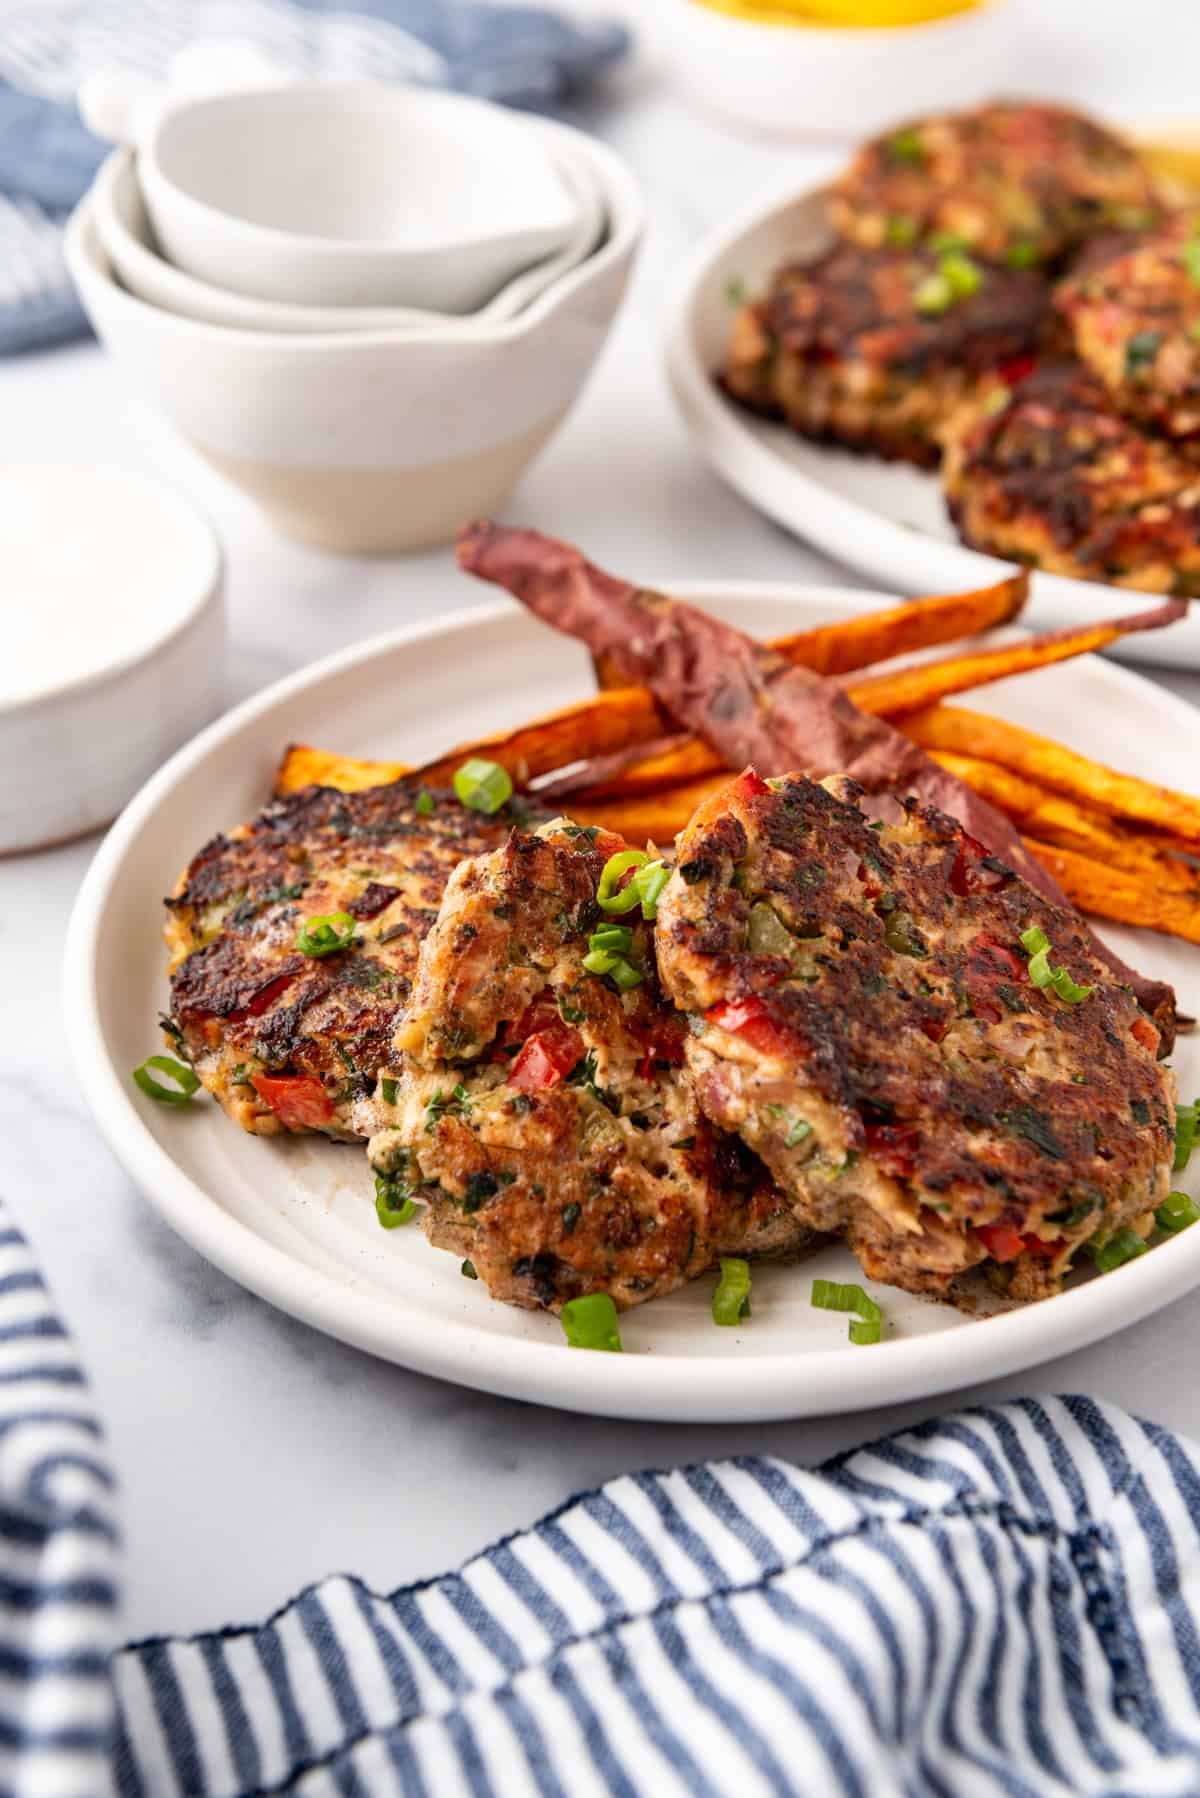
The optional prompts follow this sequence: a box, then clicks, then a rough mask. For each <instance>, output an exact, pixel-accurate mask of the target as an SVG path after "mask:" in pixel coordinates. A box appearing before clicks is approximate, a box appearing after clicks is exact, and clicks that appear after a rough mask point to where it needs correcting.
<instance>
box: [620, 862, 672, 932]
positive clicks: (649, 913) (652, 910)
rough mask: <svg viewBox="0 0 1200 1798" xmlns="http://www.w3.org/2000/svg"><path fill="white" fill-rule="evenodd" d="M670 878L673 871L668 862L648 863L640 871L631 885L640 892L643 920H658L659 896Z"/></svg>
mask: <svg viewBox="0 0 1200 1798" xmlns="http://www.w3.org/2000/svg"><path fill="white" fill-rule="evenodd" d="M670 878H671V870H670V868H668V866H667V864H666V862H661V861H659V862H647V863H646V866H645V867H644V868H639V869H638V871H637V873H636V874H635V875H634V877H633V879H632V880H631V881H630V883H629V884H630V886H635V887H636V888H637V890H638V895H639V897H640V898H641V901H642V916H643V918H647V919H651V918H657V916H658V901H659V896H660V894H661V893H662V890H663V888H664V887H665V886H666V884H667V882H668V880H670Z"/></svg>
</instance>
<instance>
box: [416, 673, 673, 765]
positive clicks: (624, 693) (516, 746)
mask: <svg viewBox="0 0 1200 1798" xmlns="http://www.w3.org/2000/svg"><path fill="white" fill-rule="evenodd" d="M666 728H667V727H666V724H665V721H664V719H663V715H662V713H661V712H660V711H659V709H658V706H657V704H656V703H655V701H654V699H653V698H652V696H651V695H650V694H649V693H648V692H647V691H646V689H645V688H644V687H621V688H619V689H617V690H616V691H614V692H611V693H597V694H595V695H594V696H593V697H592V698H591V699H585V700H581V701H580V702H579V703H578V704H577V705H569V706H564V707H563V709H562V710H561V711H558V712H548V713H547V714H546V716H545V717H544V718H535V719H534V721H533V723H532V724H523V725H521V726H520V728H519V729H517V730H511V731H498V732H497V733H496V734H495V735H493V736H490V737H479V738H477V739H476V740H475V741H474V742H472V743H463V744H461V745H460V746H459V747H458V748H457V749H452V750H451V751H450V753H449V754H448V755H442V756H439V757H438V758H437V760H436V761H433V762H426V763H425V764H424V766H423V767H421V768H417V769H414V771H413V779H414V780H419V781H421V782H423V783H424V785H425V786H428V787H444V786H448V785H449V783H450V781H451V780H452V779H453V778H454V771H455V769H456V768H459V767H461V766H462V764H463V762H465V761H466V760H467V759H468V758H469V757H470V756H473V755H477V756H482V757H484V759H485V760H487V761H489V762H499V763H500V765H501V767H503V768H507V769H508V772H509V774H510V775H511V776H512V778H513V780H514V781H515V782H516V784H517V785H518V786H524V785H525V784H526V782H527V781H530V780H532V779H533V777H534V776H535V775H537V774H548V773H549V772H550V771H551V769H553V768H564V767H566V766H567V765H568V764H569V763H571V762H576V761H579V760H581V759H582V758H583V757H586V756H593V755H605V754H609V753H611V752H612V751H613V750H618V749H624V748H625V747H626V746H627V745H629V744H631V743H644V742H647V741H648V740H650V739H652V738H654V737H661V736H662V734H663V732H664V730H665V729H666Z"/></svg>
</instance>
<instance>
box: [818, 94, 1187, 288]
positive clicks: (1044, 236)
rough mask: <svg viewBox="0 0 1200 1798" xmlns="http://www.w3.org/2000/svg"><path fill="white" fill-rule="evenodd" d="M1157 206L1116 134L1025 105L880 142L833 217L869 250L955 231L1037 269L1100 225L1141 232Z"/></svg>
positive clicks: (979, 112)
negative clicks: (900, 241) (901, 241)
mask: <svg viewBox="0 0 1200 1798" xmlns="http://www.w3.org/2000/svg"><path fill="white" fill-rule="evenodd" d="M1158 205H1159V202H1158V196H1157V194H1156V192H1155V189H1154V184H1153V181H1152V179H1151V176H1150V174H1149V172H1148V171H1147V169H1146V168H1145V166H1144V164H1143V163H1142V162H1141V161H1140V159H1139V157H1138V156H1137V154H1136V152H1135V151H1134V150H1132V149H1130V148H1129V147H1128V145H1126V144H1124V143H1122V142H1121V140H1120V138H1118V137H1116V136H1114V135H1113V133H1112V132H1111V131H1108V130H1106V129H1105V128H1104V126H1102V125H1098V124H1097V123H1095V121H1094V120H1092V119H1088V118H1085V117H1083V116H1082V115H1081V114H1079V113H1076V112H1071V111H1069V110H1067V109H1066V108H1064V107H1060V106H1048V105H1044V104H1036V103H1030V102H1027V101H1020V102H1001V103H997V104H993V105H988V106H981V107H978V108H976V109H975V110H973V111H970V112H963V113H951V114H945V115H940V116H938V117H936V118H927V119H916V120H914V121H913V122H912V123H910V124H907V125H903V126H900V127H899V128H897V129H895V130H892V131H889V132H888V133H887V134H886V135H884V136H882V137H878V138H875V139H873V140H872V141H871V142H870V143H868V144H866V145H864V147H863V148H862V149H861V150H860V151H859V152H858V154H857V155H856V156H855V157H854V159H853V161H852V162H851V164H850V166H849V168H848V169H847V170H846V171H845V173H844V174H843V175H842V176H841V178H840V179H839V180H838V182H837V183H836V184H835V186H834V189H833V192H832V195H831V199H830V207H829V216H830V222H831V224H832V225H833V228H834V230H835V231H837V233H838V234H839V236H842V237H845V238H848V239H850V240H851V241H852V242H854V243H857V244H861V245H862V246H863V247H864V248H867V249H878V248H879V247H881V246H882V245H884V244H888V243H895V242H896V241H898V240H903V241H904V242H907V243H918V242H925V241H930V240H945V239H947V238H949V239H951V240H953V241H954V242H956V243H961V244H962V245H964V246H965V247H966V248H968V249H969V250H971V251H972V252H973V253H974V254H976V255H978V256H980V257H982V258H983V259H984V260H986V261H991V262H995V263H997V264H1007V265H1008V266H1009V267H1014V268H1032V267H1037V266H1040V265H1042V264H1045V263H1051V262H1054V261H1055V260H1056V259H1057V258H1058V257H1060V256H1062V255H1063V254H1065V253H1066V252H1067V251H1069V250H1071V249H1072V248H1074V247H1075V246H1077V245H1078V244H1081V243H1083V242H1085V241H1086V240H1087V239H1088V238H1090V237H1092V236H1094V235H1096V234H1097V233H1099V232H1102V231H1110V230H1114V229H1116V230H1128V229H1141V228H1143V227H1144V226H1146V225H1147V224H1149V223H1150V222H1151V220H1152V219H1153V217H1154V216H1155V213H1156V212H1157V210H1158Z"/></svg>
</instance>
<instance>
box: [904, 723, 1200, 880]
mask: <svg viewBox="0 0 1200 1798" xmlns="http://www.w3.org/2000/svg"><path fill="white" fill-rule="evenodd" d="M904 733H905V735H906V736H910V737H912V739H913V741H914V742H916V743H920V744H921V746H922V747H923V748H925V749H947V750H952V751H954V752H955V753H956V754H960V755H976V756H983V757H985V758H986V759H987V760H988V761H991V762H1000V763H1002V764H1003V766H1004V767H1006V768H1011V769H1012V770H1013V771H1014V772H1015V773H1017V774H1022V775H1024V776H1025V777H1026V779H1028V780H1033V781H1036V782H1037V783H1038V784H1039V786H1043V787H1049V788H1051V789H1052V790H1053V791H1054V792H1056V793H1065V794H1066V795H1067V796H1068V797H1069V798H1072V799H1078V800H1081V801H1082V802H1083V803H1084V804H1085V805H1091V806H1095V807H1096V808H1097V809H1098V810H1100V811H1102V812H1108V813H1110V814H1111V815H1112V816H1113V817H1115V818H1120V819H1123V820H1124V821H1125V822H1127V823H1130V824H1136V825H1142V826H1149V827H1151V828H1152V829H1154V830H1156V831H1161V832H1163V833H1164V835H1166V836H1169V837H1171V838H1174V839H1176V841H1175V843H1174V844H1173V845H1172V846H1173V847H1179V846H1181V845H1183V846H1190V847H1191V848H1192V849H1193V851H1194V850H1196V849H1197V848H1200V799H1196V798H1193V797H1191V795H1189V794H1187V793H1177V792H1174V791H1173V790H1172V789H1171V788H1170V787H1159V786H1155V784H1154V783H1153V781H1146V780H1139V779H1138V778H1137V777H1136V776H1135V775H1132V774H1118V773H1117V772H1116V770H1115V769H1112V768H1106V767H1105V766H1104V765H1103V764H1102V763H1101V762H1093V761H1091V760H1090V759H1089V758H1088V757H1087V756H1085V755H1079V754H1077V753H1076V751H1075V750H1072V749H1064V747H1063V746H1062V744H1061V743H1055V742H1053V741H1052V740H1051V739H1050V738H1049V737H1039V736H1037V735H1036V734H1035V733H1034V732H1033V731H1030V730H1024V729H1022V727H1021V726H1020V725H1019V724H1008V723H1006V722H1005V721H1004V720H1003V719H1001V718H992V717H989V716H988V715H987V714H986V713H984V712H973V711H969V710H967V709H966V708H965V707H963V706H934V707H931V708H930V709H929V710H928V711H922V712H916V713H909V714H907V715H906V716H905V718H904Z"/></svg>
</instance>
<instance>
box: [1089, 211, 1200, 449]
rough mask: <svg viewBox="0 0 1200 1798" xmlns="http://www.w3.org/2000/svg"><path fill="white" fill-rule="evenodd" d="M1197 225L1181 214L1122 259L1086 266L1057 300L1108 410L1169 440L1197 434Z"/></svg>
mask: <svg viewBox="0 0 1200 1798" xmlns="http://www.w3.org/2000/svg"><path fill="white" fill-rule="evenodd" d="M1198 222H1200V221H1198V219H1197V215H1196V214H1195V213H1194V212H1189V213H1187V214H1184V215H1181V216H1180V217H1179V218H1177V219H1175V220H1173V221H1171V223H1170V224H1169V226H1168V227H1167V228H1166V229H1165V230H1163V231H1161V232H1158V233H1156V234H1155V235H1153V236H1151V237H1148V238H1145V239H1143V240H1142V241H1140V242H1138V243H1136V244H1134V245H1133V246H1131V247H1129V248H1127V249H1126V251H1125V253H1124V254H1123V255H1120V256H1116V257H1110V258H1108V259H1107V260H1105V261H1104V262H1103V263H1102V265H1101V266H1099V267H1094V266H1093V267H1086V266H1085V267H1084V268H1083V269H1082V270H1080V271H1078V272H1077V273H1076V274H1075V275H1074V276H1073V278H1072V279H1071V280H1070V281H1067V282H1064V283H1063V284H1062V286H1061V287H1060V289H1059V291H1058V294H1057V296H1056V303H1057V305H1058V307H1059V309H1060V311H1061V312H1062V314H1063V316H1064V317H1065V318H1066V320H1067V323H1068V325H1069V327H1070V330H1071V333H1072V337H1073V341H1074V347H1075V352H1076V354H1077V355H1078V356H1079V358H1080V360H1081V361H1082V362H1084V363H1085V364H1086V366H1087V367H1088V368H1089V369H1090V370H1091V371H1092V373H1093V374H1094V375H1095V376H1096V377H1097V378H1098V379H1099V380H1100V381H1101V382H1102V384H1103V386H1104V388H1105V390H1106V392H1107V393H1108V396H1109V399H1110V400H1111V402H1112V404H1113V405H1114V406H1115V407H1116V408H1117V410H1118V411H1119V412H1123V413H1125V414H1127V415H1128V416H1129V417H1130V418H1133V419H1136V420H1138V421H1139V422H1140V423H1142V424H1144V425H1149V426H1151V427H1152V428H1153V429H1155V430H1160V431H1164V432H1165V433H1166V434H1167V435H1168V436H1170V437H1188V438H1195V437H1197V436H1198V435H1200V235H1197V231H1196V226H1197V223H1198Z"/></svg>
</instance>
